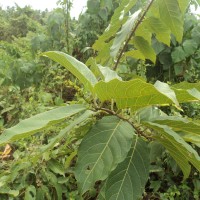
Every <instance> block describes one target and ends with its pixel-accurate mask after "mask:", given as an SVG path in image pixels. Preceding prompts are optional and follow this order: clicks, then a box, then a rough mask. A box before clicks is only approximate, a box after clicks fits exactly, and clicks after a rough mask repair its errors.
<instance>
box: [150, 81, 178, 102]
mask: <svg viewBox="0 0 200 200" xmlns="http://www.w3.org/2000/svg"><path fill="white" fill-rule="evenodd" d="M154 87H155V88H156V89H157V90H158V91H159V92H160V93H162V94H164V95H166V96H167V97H168V98H169V99H171V100H172V101H173V102H174V103H175V105H176V106H179V103H178V100H177V99H176V94H175V92H174V91H173V90H172V89H171V88H170V87H169V85H168V84H167V83H163V82H160V81H156V82H155V84H154Z"/></svg>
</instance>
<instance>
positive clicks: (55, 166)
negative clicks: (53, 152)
mask: <svg viewBox="0 0 200 200" xmlns="http://www.w3.org/2000/svg"><path fill="white" fill-rule="evenodd" d="M47 166H48V168H49V169H50V170H51V171H52V172H54V173H56V174H60V175H62V176H64V175H65V170H64V166H63V165H61V164H60V163H59V162H58V161H57V160H55V159H51V160H49V161H48V162H47Z"/></svg>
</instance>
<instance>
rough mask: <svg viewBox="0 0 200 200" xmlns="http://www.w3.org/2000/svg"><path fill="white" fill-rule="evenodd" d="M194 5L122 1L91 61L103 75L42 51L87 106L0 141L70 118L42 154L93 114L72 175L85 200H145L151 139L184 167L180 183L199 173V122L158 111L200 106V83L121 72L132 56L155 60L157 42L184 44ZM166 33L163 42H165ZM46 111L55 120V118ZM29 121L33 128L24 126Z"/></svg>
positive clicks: (18, 128) (9, 132)
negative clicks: (81, 91)
mask: <svg viewBox="0 0 200 200" xmlns="http://www.w3.org/2000/svg"><path fill="white" fill-rule="evenodd" d="M189 2H190V1H189V0H184V1H180V0H151V1H140V0H138V1H136V0H122V1H121V3H119V7H118V8H117V9H116V10H115V12H114V14H113V17H112V18H111V21H110V24H109V26H108V28H107V29H106V30H105V32H104V33H103V34H102V35H101V36H100V37H99V39H98V40H97V41H96V42H95V44H94V45H93V49H94V50H95V51H96V57H93V58H92V59H93V60H94V61H95V62H94V63H96V64H95V65H94V66H93V68H94V67H96V68H97V69H96V71H98V76H95V75H96V74H94V73H93V72H92V70H90V68H89V67H88V66H86V65H85V64H83V63H81V62H79V61H78V60H76V59H75V58H73V57H72V56H70V55H67V54H64V53H62V52H57V51H51V52H46V53H43V56H46V57H49V58H50V59H52V60H53V61H56V62H58V63H59V64H61V65H63V66H65V67H66V68H67V69H68V70H69V71H70V72H71V73H72V74H73V75H74V76H75V77H76V78H77V79H79V81H80V82H81V83H82V84H83V87H86V88H87V89H88V92H87V93H85V97H84V100H85V101H84V103H83V104H84V105H83V106H81V105H73V103H74V102H73V103H72V105H68V106H66V107H60V108H56V109H55V110H52V111H48V112H47V113H46V114H44V115H43V114H41V115H39V116H41V118H40V117H39V119H40V120H42V117H44V120H45V123H44V124H42V125H39V123H38V124H37V121H38V120H36V119H38V116H35V117H31V118H30V119H28V120H24V121H22V122H20V123H19V125H16V126H14V127H12V128H10V129H7V130H5V131H4V132H3V134H2V135H0V141H1V142H0V144H1V145H4V144H6V143H11V142H13V141H16V140H17V139H20V138H22V137H28V136H30V135H32V134H34V133H37V132H38V131H40V130H41V129H43V128H45V127H48V126H49V125H50V123H51V122H53V123H54V124H55V123H56V122H60V120H61V119H63V118H64V119H66V118H68V117H70V118H69V120H70V122H71V123H68V124H67V125H68V126H67V127H68V128H67V127H65V129H63V130H61V132H60V134H59V135H58V136H57V137H56V138H54V139H53V140H52V143H51V142H50V143H49V144H47V147H46V149H45V148H44V149H43V151H45V150H47V149H51V148H53V147H54V145H56V143H57V142H59V141H60V140H61V139H62V138H63V137H64V136H66V137H68V135H67V133H66V132H68V131H71V130H73V126H74V130H75V131H76V126H80V127H81V126H82V125H81V122H84V121H85V120H86V119H87V117H88V118H89V117H91V116H92V117H93V118H94V119H95V120H94V121H96V123H95V124H94V125H91V127H90V129H89V130H88V131H87V133H86V134H85V135H83V137H82V138H81V139H82V140H80V141H81V144H80V146H79V149H78V153H77V155H78V158H77V160H76V167H75V170H74V174H75V177H76V179H77V183H78V184H77V185H78V188H79V192H80V196H81V197H83V198H84V197H87V195H88V192H89V191H91V190H94V189H96V191H97V195H96V196H98V197H97V198H99V199H106V200H112V199H115V200H116V199H120V200H121V199H122V200H137V199H141V198H142V195H143V194H144V192H145V185H146V183H147V180H148V176H149V173H150V164H151V163H150V158H149V155H150V154H149V149H148V147H147V146H148V143H150V142H151V143H152V142H159V143H160V144H161V145H162V146H163V147H165V148H166V149H167V151H168V152H169V154H170V155H171V157H172V158H173V159H174V160H175V161H176V163H177V164H178V165H179V167H180V168H181V170H182V172H183V179H186V178H187V177H188V176H189V174H190V171H191V166H193V167H194V168H196V170H197V171H200V167H199V166H200V157H199V155H198V153H197V151H196V150H195V149H194V148H193V147H192V145H191V143H193V144H194V145H197V146H199V141H200V135H199V129H200V125H199V124H198V123H195V122H193V121H190V119H185V118H181V117H179V116H169V115H167V114H165V113H163V112H162V111H161V110H160V107H161V108H162V107H164V106H173V107H175V108H178V110H181V105H180V103H183V102H192V101H199V100H200V95H199V83H196V84H192V85H191V84H189V83H183V84H177V85H174V86H173V85H168V84H167V83H162V82H159V81H158V82H156V83H155V84H151V83H147V82H146V81H145V80H143V79H142V78H139V77H137V78H135V79H132V80H122V78H121V77H119V75H117V73H116V72H117V71H118V67H119V66H121V65H124V64H127V59H128V57H133V58H134V59H142V60H148V61H151V62H153V63H154V62H155V61H156V51H155V50H154V48H153V44H152V38H156V39H157V40H158V41H159V42H161V43H164V44H165V45H169V44H170V38H171V37H172V38H173V39H174V38H176V40H177V42H181V40H182V36H183V18H184V17H183V16H184V12H185V10H186V9H187V7H188V6H189ZM140 10H141V11H140ZM129 25H131V26H130V27H129ZM156 25H158V27H155V26H156ZM157 29H158V30H157ZM163 33H164V36H165V37H164V36H163V37H162V34H163ZM144 45H145V46H144ZM185 48H186V45H185ZM190 51H191V50H190V49H187V52H190ZM88 63H89V62H88ZM99 66H100V67H99ZM104 67H105V68H104ZM108 67H109V70H108V69H107V68H108ZM106 72H107V73H106ZM57 109H58V110H63V112H64V114H62V115H61V116H60V115H59V114H58V115H57V114H56V110H57ZM49 113H52V114H53V115H54V114H55V115H54V116H53V117H52V116H50V115H48V114H49ZM82 115H84V116H83V117H81V116H82ZM73 120H74V123H73ZM175 122H176V123H175ZM29 124H32V125H31V127H30V128H26V127H27V126H29ZM21 125H23V127H21ZM33 125H34V126H33ZM187 127H189V129H188V128H187ZM65 133H66V135H65ZM188 142H189V143H188ZM58 191H59V190H58Z"/></svg>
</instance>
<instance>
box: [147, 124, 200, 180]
mask: <svg viewBox="0 0 200 200" xmlns="http://www.w3.org/2000/svg"><path fill="white" fill-rule="evenodd" d="M144 124H145V125H146V126H147V127H149V128H152V129H154V130H155V131H156V132H157V134H156V135H155V138H156V139H157V140H158V141H159V142H160V143H161V144H162V145H163V146H164V147H165V148H166V149H167V150H168V151H169V153H170V155H171V156H172V157H173V158H174V160H175V161H176V162H177V164H178V165H179V166H180V168H181V170H182V171H183V174H184V179H186V178H187V177H188V176H189V174H190V170H191V166H190V163H191V164H192V165H193V166H194V167H195V168H196V169H197V170H198V171H200V157H199V155H198V154H197V152H196V151H195V150H194V149H193V148H192V147H191V146H190V145H189V144H188V143H186V142H185V141H184V140H183V138H182V137H181V136H179V135H178V134H177V133H176V132H174V131H173V130H172V129H171V128H170V127H169V126H166V125H160V124H158V123H152V122H146V123H144Z"/></svg>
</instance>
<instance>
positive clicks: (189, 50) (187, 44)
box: [183, 39, 198, 57]
mask: <svg viewBox="0 0 200 200" xmlns="http://www.w3.org/2000/svg"><path fill="white" fill-rule="evenodd" d="M197 48H198V44H197V43H196V41H194V40H192V39H191V40H186V41H184V42H183V50H184V52H185V56H187V57H188V56H191V55H193V54H194V53H195V51H196V50H197Z"/></svg>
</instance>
